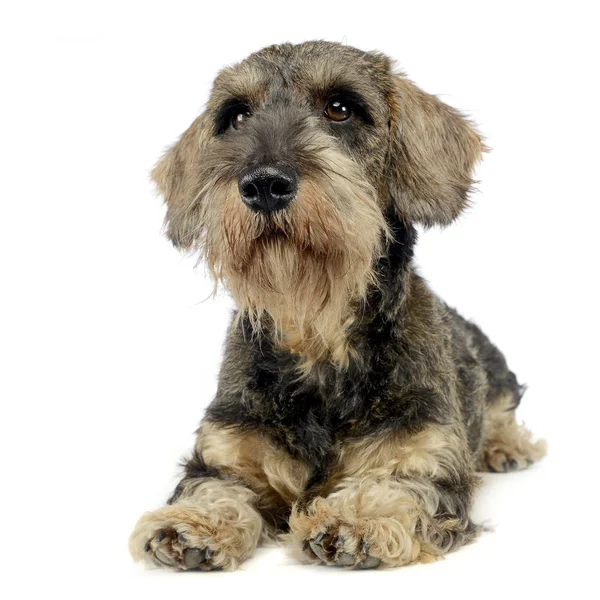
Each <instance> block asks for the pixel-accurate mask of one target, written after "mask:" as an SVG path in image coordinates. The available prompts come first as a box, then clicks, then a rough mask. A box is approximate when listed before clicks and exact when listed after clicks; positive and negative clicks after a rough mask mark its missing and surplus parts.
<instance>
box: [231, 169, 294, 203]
mask: <svg viewBox="0 0 600 600" xmlns="http://www.w3.org/2000/svg"><path fill="white" fill-rule="evenodd" d="M239 188H240V195H241V197H242V200H243V202H244V204H245V205H246V206H248V207H249V208H251V209H252V210H256V211H261V212H273V211H276V210H281V209H283V208H285V207H286V206H287V205H288V204H289V203H290V202H291V201H292V200H293V199H294V197H295V196H296V191H297V190H298V174H297V173H296V171H295V170H294V169H292V167H290V166H289V165H262V166H260V167H253V168H251V169H249V170H247V171H246V172H245V173H242V175H241V177H240V180H239Z"/></svg>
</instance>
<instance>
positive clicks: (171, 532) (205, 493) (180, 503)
mask: <svg viewBox="0 0 600 600" xmlns="http://www.w3.org/2000/svg"><path fill="white" fill-rule="evenodd" d="M255 498H256V496H255V494H254V493H253V492H251V491H250V490H249V489H248V488H247V487H245V486H243V485H241V484H239V483H236V482H234V481H222V480H218V479H213V480H206V481H203V482H201V483H196V484H194V485H190V486H188V488H187V489H186V490H185V491H184V493H183V494H182V495H181V497H180V498H179V499H178V500H177V502H176V503H174V504H172V505H170V506H164V507H162V508H159V509H158V510H155V511H153V512H149V513H146V514H144V515H143V516H142V517H141V518H140V520H139V521H138V522H137V524H136V526H135V528H134V530H133V533H132V534H131V537H130V539H129V551H130V552H131V555H132V556H133V557H134V559H135V560H145V561H146V562H147V563H148V564H154V565H157V564H158V565H160V566H164V564H161V563H160V562H157V559H156V558H155V553H156V552H157V551H159V552H162V555H163V556H166V557H167V559H168V560H170V561H172V562H173V565H172V566H173V567H176V568H180V569H185V566H184V564H183V552H184V550H185V549H186V548H208V549H210V550H211V551H212V552H213V553H214V554H213V556H212V558H211V565H212V568H214V567H217V568H223V569H227V570H233V569H235V568H236V567H237V565H238V564H239V563H240V562H242V561H243V560H245V559H247V558H248V557H249V556H250V555H251V554H252V553H253V552H254V549H255V548H256V545H257V543H258V541H259V539H260V536H261V532H262V519H261V517H260V515H259V513H258V512H257V511H256V510H255V509H254V508H253V507H252V504H253V502H254V500H255ZM159 532H164V533H165V534H166V537H165V538H164V539H163V540H161V541H160V542H157V541H156V539H155V538H156V536H157V534H158V533H159ZM180 535H181V536H183V538H184V539H185V541H181V538H179V536H180ZM148 540H152V543H151V548H150V550H146V543H147V542H148Z"/></svg>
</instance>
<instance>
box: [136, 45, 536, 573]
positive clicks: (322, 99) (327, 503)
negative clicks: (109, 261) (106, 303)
mask: <svg viewBox="0 0 600 600" xmlns="http://www.w3.org/2000/svg"><path fill="white" fill-rule="evenodd" d="M485 151H486V147H485V145H484V143H483V141H482V138H481V137H480V135H479V134H478V133H477V131H476V129H475V128H474V126H473V124H472V123H471V122H470V121H469V120H467V119H466V118H465V117H464V116H463V115H462V114H461V113H459V112H458V111H456V110H454V109H453V108H451V107H449V106H447V105H446V104H444V103H443V102H441V101H440V100H439V99H438V98H436V97H435V96H432V95H429V94H427V93H425V92H423V91H421V90H420V89H419V88H418V87H416V86H415V85H414V84H413V83H412V82H411V81H409V80H408V79H407V78H406V76H405V75H404V74H402V73H398V72H396V71H395V70H394V65H393V63H392V61H391V60H390V59H389V58H388V57H386V56H385V55H383V54H381V53H378V52H362V51H360V50H357V49H355V48H352V47H348V46H343V45H340V44H337V43H330V42H324V41H315V42H307V43H303V44H299V45H292V44H282V45H276V46H270V47H267V48H265V49H263V50H261V51H259V52H257V53H255V54H252V55H250V56H249V57H248V58H247V59H246V60H244V61H243V62H241V63H239V64H237V65H235V66H233V67H229V68H225V69H224V70H222V71H221V72H220V73H219V75H218V76H217V78H216V80H215V83H214V87H213V89H212V92H211V95H210V99H209V101H208V104H207V107H206V110H205V111H204V112H203V113H202V114H201V115H200V116H199V117H198V118H197V119H196V120H195V121H194V122H193V123H192V125H191V126H190V127H189V129H187V131H185V133H183V135H182V136H181V137H180V139H179V141H178V142H177V143H176V144H175V145H174V146H173V147H171V148H170V149H169V150H168V151H167V152H166V153H165V154H164V156H163V157H162V158H161V159H160V161H159V162H158V163H157V165H156V167H155V168H154V170H153V173H152V176H153V179H154V181H155V183H156V185H157V188H158V191H159V193H160V194H161V195H162V196H163V197H164V199H165V202H166V206H167V214H166V232H167V235H168V237H169V238H170V239H171V240H172V242H173V244H174V245H175V246H176V247H177V248H178V249H181V250H182V251H184V252H190V253H197V254H199V256H200V257H201V258H202V259H203V260H204V261H205V262H206V264H207V266H208V269H209V271H210V273H211V274H212V277H213V278H214V281H215V285H216V284H217V283H220V284H222V285H223V286H224V287H225V288H226V289H227V290H228V291H229V292H230V293H231V295H232V296H233V298H234V300H235V303H236V307H237V308H236V311H235V314H234V317H233V319H232V322H231V325H230V328H229V331H228V334H227V340H226V345H225V352H224V358H223V363H222V367H221V371H220V375H219V383H218V391H217V394H216V397H215V399H214V400H213V402H212V403H211V404H210V406H209V407H208V409H207V410H206V414H205V416H204V418H203V420H202V422H201V424H200V426H199V429H198V431H197V441H196V445H195V448H194V449H193V453H192V455H191V457H190V458H189V459H188V460H187V461H186V462H185V464H184V476H183V479H182V480H181V481H180V483H179V484H178V485H177V487H176V489H175V491H174V493H173V495H172V496H171V498H170V499H169V500H168V502H167V504H166V505H165V506H164V507H162V508H159V509H158V510H155V511H153V512H149V513H146V514H144V515H143V516H142V517H141V518H140V520H139V521H138V523H137V525H136V526H135V529H134V531H133V533H132V535H131V538H130V542H129V547H130V551H131V554H132V555H133V557H134V558H135V559H138V560H144V561H146V562H147V563H148V564H152V565H158V566H162V567H167V568H171V569H174V570H188V569H198V570H212V569H226V570H231V569H234V568H236V567H237V566H238V565H239V564H240V563H241V562H242V561H244V560H246V559H247V558H248V557H250V556H251V555H252V554H253V552H254V550H255V549H256V547H257V545H259V544H260V543H263V542H265V541H267V540H269V539H273V538H274V537H277V538H278V539H282V540H284V541H285V543H286V544H289V546H290V547H291V548H293V549H294V550H295V552H296V554H297V555H298V557H299V558H301V559H302V560H304V561H306V562H309V563H310V562H312V563H320V564H324V565H337V566H346V567H349V568H375V567H398V566H402V565H408V564H411V563H416V562H429V561H433V560H435V559H438V558H440V557H442V556H444V555H445V554H446V553H448V552H449V551H451V550H453V549H456V548H458V547H460V546H462V545H464V544H466V543H468V542H470V541H471V540H473V539H474V538H475V537H476V536H477V534H478V532H479V531H480V530H481V527H480V526H479V525H478V524H476V523H475V522H474V521H473V520H472V519H471V518H470V516H469V511H470V507H471V504H472V501H473V495H474V492H475V490H476V488H477V485H478V482H479V476H478V475H477V471H488V470H490V471H495V472H504V471H512V470H516V469H523V468H525V467H527V466H528V465H530V464H531V463H533V462H534V461H536V460H538V459H540V458H542V456H543V455H544V454H545V448H546V445H545V442H544V441H543V440H540V441H537V442H536V441H534V440H533V438H532V434H531V433H530V432H529V431H528V430H527V429H525V427H524V426H523V425H520V424H518V423H517V420H516V418H515V409H516V408H517V407H518V405H519V402H520V400H521V397H522V395H523V391H524V387H523V386H522V385H520V384H519V383H518V381H517V378H516V376H515V375H514V374H513V373H512V372H511V371H510V369H509V368H508V366H507V363H506V360H505V358H504V356H503V355H502V354H501V352H500V351H499V350H498V349H497V348H496V347H494V346H493V345H492V344H491V342H490V341H489V340H488V339H487V338H486V336H485V335H484V334H483V333H482V332H481V330H480V329H479V328H478V327H477V326H476V325H474V324H472V323H470V322H468V321H466V320H465V319H463V318H462V317H461V316H459V314H458V313H457V312H455V310H453V309H452V308H450V307H448V306H447V305H446V304H445V303H444V302H443V301H442V300H440V299H439V298H438V297H437V296H436V295H435V294H434V293H433V292H432V291H431V290H430V289H429V287H428V286H427V284H426V283H425V281H424V280H423V279H422V278H421V277H420V276H419V275H418V274H417V273H416V270H415V267H414V265H413V249H414V246H415V243H416V240H417V234H416V229H415V226H416V225H422V226H425V227H431V226H434V225H438V226H446V225H449V224H450V223H452V221H454V220H455V219H456V217H457V216H458V215H459V214H460V213H461V212H462V211H463V210H464V209H465V208H466V207H467V205H468V202H469V193H470V191H471V189H472V185H473V179H472V174H473V168H474V166H475V165H476V163H477V162H478V161H479V160H480V158H481V156H482V153H483V152H485Z"/></svg>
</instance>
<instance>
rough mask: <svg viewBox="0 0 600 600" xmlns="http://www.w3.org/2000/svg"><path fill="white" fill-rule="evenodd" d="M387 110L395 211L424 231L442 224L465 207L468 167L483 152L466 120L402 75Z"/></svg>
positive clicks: (480, 142) (469, 173) (468, 181)
mask: <svg viewBox="0 0 600 600" xmlns="http://www.w3.org/2000/svg"><path fill="white" fill-rule="evenodd" d="M390 105H391V107H392V111H391V114H392V115H393V118H392V124H391V129H392V135H391V137H390V153H389V156H390V157H391V158H393V160H394V163H393V164H390V173H391V175H392V177H391V182H390V183H391V191H392V194H393V196H394V199H395V201H396V203H397V207H398V210H399V212H400V213H401V214H402V215H403V216H404V217H405V218H406V219H408V220H411V221H417V222H420V223H423V224H424V225H427V226H432V225H448V224H450V223H451V222H452V221H453V220H454V219H455V218H456V217H457V216H458V215H459V214H460V213H461V212H462V211H463V210H464V208H465V207H466V205H467V192H468V191H469V189H470V188H471V186H472V184H473V180H472V177H471V174H472V171H473V167H474V166H475V164H476V163H477V162H478V161H479V160H480V159H481V156H482V153H483V152H485V151H486V150H487V148H486V147H485V145H484V144H483V142H482V138H481V136H480V135H479V134H478V132H477V130H476V129H475V127H474V125H473V124H472V123H471V122H470V121H469V120H468V119H466V118H465V117H464V116H463V115H461V114H460V113H459V112H458V111H457V110H456V109H454V108H452V107H450V106H448V105H447V104H445V103H444V102H442V101H440V100H439V99H438V98H436V97H435V96H433V95H431V94H428V93H426V92H424V91H423V90H420V89H419V88H418V87H417V86H416V85H414V84H413V83H412V82H411V81H410V80H408V79H407V78H406V76H405V75H404V74H403V73H398V74H397V75H396V80H395V87H394V90H393V94H392V96H391V99H390Z"/></svg>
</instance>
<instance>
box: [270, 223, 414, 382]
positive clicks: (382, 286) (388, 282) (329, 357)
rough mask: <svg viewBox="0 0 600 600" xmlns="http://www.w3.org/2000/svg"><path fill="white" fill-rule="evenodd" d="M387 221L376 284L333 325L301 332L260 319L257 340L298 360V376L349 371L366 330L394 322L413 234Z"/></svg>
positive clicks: (404, 289) (402, 225)
mask: <svg viewBox="0 0 600 600" xmlns="http://www.w3.org/2000/svg"><path fill="white" fill-rule="evenodd" d="M387 221H388V225H389V228H390V231H391V234H392V236H391V239H389V240H386V242H385V244H384V251H383V253H382V254H381V256H379V257H378V259H377V260H376V261H375V263H374V265H373V275H374V277H373V279H374V283H373V284H370V285H369V286H368V288H367V291H366V294H365V295H364V297H362V298H360V299H358V300H356V301H355V302H353V303H352V304H350V305H348V306H347V307H345V309H344V310H342V311H341V312H339V313H338V312H336V313H334V314H336V315H337V318H336V319H335V321H336V322H334V321H333V319H332V320H331V321H330V322H327V323H326V327H325V328H322V329H321V330H316V329H315V328H312V327H311V326H308V327H304V328H302V327H300V326H299V325H298V323H297V322H295V321H294V320H293V319H289V320H285V321H282V322H280V323H278V324H277V325H275V323H274V322H273V321H272V320H271V319H270V318H269V316H268V315H264V316H263V318H262V319H261V321H262V324H261V328H260V329H261V335H268V336H269V337H270V338H271V339H272V340H273V342H274V343H275V346H276V347H277V348H278V349H279V350H281V351H287V352H291V353H292V354H294V355H296V356H297V357H298V358H299V361H298V364H299V369H300V371H301V372H303V373H305V374H307V373H309V372H310V371H311V370H312V367H313V366H314V365H316V364H320V363H323V362H329V363H332V364H334V365H336V367H337V368H341V369H344V368H347V367H348V366H349V364H350V363H351V361H352V359H353V356H356V352H357V348H356V345H357V344H360V343H361V339H362V338H364V336H365V331H366V328H369V329H370V330H373V329H375V330H377V329H380V328H385V327H386V326H389V325H390V324H391V323H393V322H395V321H396V320H397V317H398V312H399V311H401V310H402V306H403V302H402V301H401V298H403V297H406V295H407V293H408V287H409V280H410V270H411V264H412V257H413V251H414V246H415V243H416V240H417V232H416V230H415V228H414V227H413V226H412V225H410V224H406V223H404V222H403V221H402V220H401V219H399V218H398V217H397V216H396V215H395V214H394V213H392V214H390V215H388V218H387ZM369 335H372V334H371V333H370V334H369Z"/></svg>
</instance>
